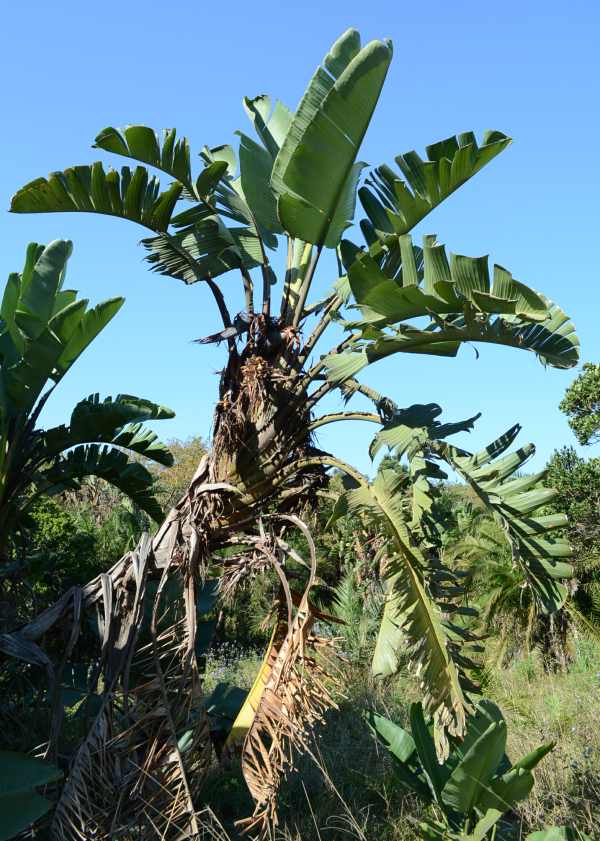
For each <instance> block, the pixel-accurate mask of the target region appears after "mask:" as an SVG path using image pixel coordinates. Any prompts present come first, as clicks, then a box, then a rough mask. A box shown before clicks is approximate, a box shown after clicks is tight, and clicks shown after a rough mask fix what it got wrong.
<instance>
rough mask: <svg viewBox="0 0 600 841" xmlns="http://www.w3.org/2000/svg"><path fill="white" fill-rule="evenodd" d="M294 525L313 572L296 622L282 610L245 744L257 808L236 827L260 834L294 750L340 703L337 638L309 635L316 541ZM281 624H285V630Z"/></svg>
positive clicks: (303, 746)
mask: <svg viewBox="0 0 600 841" xmlns="http://www.w3.org/2000/svg"><path fill="white" fill-rule="evenodd" d="M290 519H291V518H290ZM293 520H294V521H297V518H293ZM296 524H297V525H299V527H301V529H302V531H304V532H305V535H306V536H307V539H308V540H309V546H310V549H311V561H312V563H311V574H310V578H309V581H308V584H307V586H306V589H305V591H304V594H303V596H302V598H301V600H300V602H299V604H298V607H297V610H296V613H295V615H294V616H293V619H292V621H291V622H289V621H288V622H287V623H286V624H284V622H285V619H284V617H283V616H282V613H283V610H282V611H280V618H279V621H278V624H277V626H276V628H275V631H274V633H273V638H272V644H271V646H270V648H269V652H268V654H267V657H266V659H265V664H264V666H263V668H262V669H261V672H260V673H259V676H258V678H257V682H256V683H255V686H254V687H253V689H252V691H251V693H250V695H249V698H250V699H251V700H250V705H251V706H253V705H254V702H255V698H256V696H258V695H260V700H259V703H258V706H257V708H256V711H255V714H254V717H253V719H252V723H251V725H250V729H249V730H248V733H247V735H246V738H245V740H244V745H243V748H242V772H243V775H244V779H245V780H246V784H247V785H248V788H249V790H250V793H251V795H252V797H253V799H254V801H255V809H254V812H253V814H252V816H250V817H249V818H246V819H245V820H242V821H239V822H238V825H239V826H240V827H242V828H243V831H244V832H245V833H247V832H255V833H257V835H258V837H260V838H265V837H269V836H271V835H272V831H273V828H274V827H275V826H277V823H278V819H277V795H278V792H279V785H280V782H281V780H282V778H283V776H284V775H285V774H286V772H287V771H289V770H291V768H292V767H293V762H294V751H296V750H307V749H308V747H309V739H310V735H311V733H312V730H313V728H314V726H315V725H316V724H317V722H319V721H323V717H324V713H325V712H326V711H327V710H328V709H331V708H332V707H333V708H336V707H337V705H336V703H335V701H334V699H333V696H332V689H333V688H334V687H335V685H336V684H337V685H339V681H338V680H337V675H336V672H337V669H336V667H335V665H334V663H333V659H332V657H331V654H332V649H333V641H332V640H327V639H324V638H322V637H319V636H317V635H314V634H312V633H311V629H312V626H313V624H314V621H315V615H314V613H313V612H312V610H311V606H310V602H309V594H310V590H311V588H312V586H313V583H314V579H315V570H316V556H315V551H314V544H313V542H312V538H311V537H310V534H309V533H308V530H307V529H306V527H305V526H304V524H303V523H301V521H297V523H296ZM283 589H284V590H286V602H287V610H288V616H289V615H291V614H292V613H293V604H292V598H291V595H290V593H289V588H287V587H284V588H283ZM282 608H283V602H282ZM282 628H287V632H286V633H285V634H283V633H282ZM261 686H264V688H263V689H262V693H261ZM243 712H244V711H242V713H243ZM236 723H237V724H238V725H239V724H240V723H241V722H236ZM234 727H235V725H234Z"/></svg>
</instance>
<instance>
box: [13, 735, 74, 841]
mask: <svg viewBox="0 0 600 841" xmlns="http://www.w3.org/2000/svg"><path fill="white" fill-rule="evenodd" d="M62 776H63V774H62V771H61V770H60V768H57V767H56V766H55V765H51V764H50V763H49V762H44V761H42V760H40V759H35V758H34V757H32V756H27V755H26V754H22V753H17V752H15V751H7V750H3V751H0V841H8V839H9V838H13V837H14V836H15V835H17V834H18V833H19V832H22V831H23V830H24V829H27V827H28V826H30V825H31V824H32V823H34V821H36V820H38V818H41V817H42V815H45V814H46V812H48V811H49V810H50V809H51V808H52V803H51V802H50V801H49V800H46V798H45V797H42V796H41V795H39V794H37V793H36V792H35V791H34V789H35V788H37V787H38V786H43V785H48V784H49V783H53V782H56V781H57V780H60V779H61V777H62Z"/></svg>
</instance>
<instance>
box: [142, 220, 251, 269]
mask: <svg viewBox="0 0 600 841" xmlns="http://www.w3.org/2000/svg"><path fill="white" fill-rule="evenodd" d="M142 244H143V245H144V246H145V247H146V248H147V249H148V252H149V254H148V256H147V257H146V259H147V261H148V262H149V263H150V265H151V266H152V270H153V271H156V272H159V273H160V274H164V275H169V276H170V277H175V278H178V279H179V280H183V281H184V282H185V283H188V284H189V283H196V282H197V281H199V280H208V279H210V278H215V277H218V276H219V275H222V274H225V273H226V272H229V271H231V270H232V269H237V268H240V267H242V266H243V267H244V268H245V269H252V268H254V267H255V266H258V265H260V264H261V263H262V262H263V258H262V251H261V245H260V241H259V239H258V237H257V235H256V234H255V233H253V232H252V231H251V230H249V229H248V228H243V227H231V228H227V227H226V226H225V225H224V224H223V222H222V221H221V219H220V218H219V217H218V216H212V217H208V218H205V219H203V220H202V221H200V222H198V223H197V224H194V225H190V226H188V227H186V228H183V229H182V230H180V231H178V232H177V233H175V234H167V233H164V234H159V235H158V236H156V237H152V238H149V239H145V240H142Z"/></svg>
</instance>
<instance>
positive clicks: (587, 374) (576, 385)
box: [560, 362, 600, 445]
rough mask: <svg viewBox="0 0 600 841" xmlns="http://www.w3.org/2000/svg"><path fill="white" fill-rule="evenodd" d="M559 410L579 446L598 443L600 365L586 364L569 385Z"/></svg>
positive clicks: (599, 431)
mask: <svg viewBox="0 0 600 841" xmlns="http://www.w3.org/2000/svg"><path fill="white" fill-rule="evenodd" d="M560 409H561V411H562V412H564V413H565V415H566V416H567V417H568V419H569V426H570V427H571V429H572V430H573V432H574V433H575V437H576V438H577V440H578V441H579V443H580V444H584V445H585V444H595V443H596V442H597V441H600V363H592V362H586V363H585V364H584V366H583V368H582V371H581V374H579V376H578V377H577V379H575V380H574V382H572V383H571V385H570V386H569V388H568V389H567V391H566V393H565V396H564V398H563V399H562V401H561V404H560Z"/></svg>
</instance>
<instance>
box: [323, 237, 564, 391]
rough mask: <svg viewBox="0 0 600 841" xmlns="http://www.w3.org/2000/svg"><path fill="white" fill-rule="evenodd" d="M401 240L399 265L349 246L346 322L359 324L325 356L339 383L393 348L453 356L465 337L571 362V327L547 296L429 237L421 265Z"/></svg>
mask: <svg viewBox="0 0 600 841" xmlns="http://www.w3.org/2000/svg"><path fill="white" fill-rule="evenodd" d="M400 240H401V241H400V252H401V255H402V262H401V266H400V268H399V269H398V267H397V266H396V265H395V264H394V265H391V266H388V267H387V268H385V264H384V263H383V262H382V261H381V260H379V261H378V260H376V259H375V258H374V257H373V256H372V255H371V254H369V253H363V252H355V255H354V260H353V262H352V263H351V265H350V267H349V269H348V278H349V282H350V286H351V288H352V292H353V295H354V298H355V300H356V302H357V304H358V306H359V307H360V308H361V311H362V316H363V318H362V320H361V321H357V322H356V321H355V322H347V325H346V326H347V327H348V328H349V329H353V330H356V329H359V330H360V331H361V337H360V338H359V339H357V340H355V341H354V342H353V343H352V347H351V348H349V349H348V350H347V351H345V352H343V353H336V354H330V355H329V356H328V357H327V359H326V366H327V372H328V378H329V379H330V380H332V381H333V382H336V383H341V382H343V381H344V379H346V378H348V377H353V376H355V375H356V374H357V373H358V372H359V371H361V370H362V369H363V368H365V367H366V366H367V365H370V364H372V363H373V362H376V361H378V360H379V359H383V358H385V357H386V356H390V355H391V354H394V353H426V354H434V355H439V356H455V355H456V354H457V353H458V350H459V348H460V346H461V344H463V343H465V342H482V343H491V344H499V345H506V346H508V347H515V348H520V349H523V350H529V351H532V352H533V353H535V354H536V355H537V356H538V358H539V359H540V361H541V362H542V363H543V364H545V365H551V366H553V367H556V368H570V367H572V366H573V365H575V364H577V361H578V359H579V340H578V338H577V336H576V334H575V328H574V326H573V324H572V322H571V321H570V319H569V318H568V316H567V315H565V313H564V312H563V311H562V310H561V309H560V307H558V306H557V305H556V304H554V303H553V302H552V301H549V300H548V299H547V298H545V297H544V296H543V295H541V294H540V293H538V292H535V291H534V290H532V289H530V288H529V287H527V286H525V285H524V284H523V283H521V282H520V281H517V280H515V279H514V278H513V277H512V275H511V274H510V272H508V271H507V270H506V269H504V268H502V267H501V266H495V267H494V272H493V280H492V282H490V277H489V271H488V265H487V258H485V257H463V256H461V255H453V256H452V258H451V260H448V257H447V255H446V252H445V249H444V247H443V246H441V245H439V244H438V243H437V242H436V240H435V237H433V236H428V237H425V240H424V246H423V249H422V252H421V253H422V259H423V262H422V268H421V264H420V262H419V253H418V252H416V250H415V248H414V246H413V245H412V242H411V240H410V237H408V236H406V237H403V238H400ZM382 266H383V267H384V268H382ZM386 272H387V273H386ZM423 316H429V317H430V318H431V322H430V323H429V325H428V326H426V327H425V328H422V327H415V326H413V325H411V324H410V323H409V322H407V321H406V319H411V318H420V317H423ZM386 327H387V328H391V329H390V332H386V331H385V328H386Z"/></svg>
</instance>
